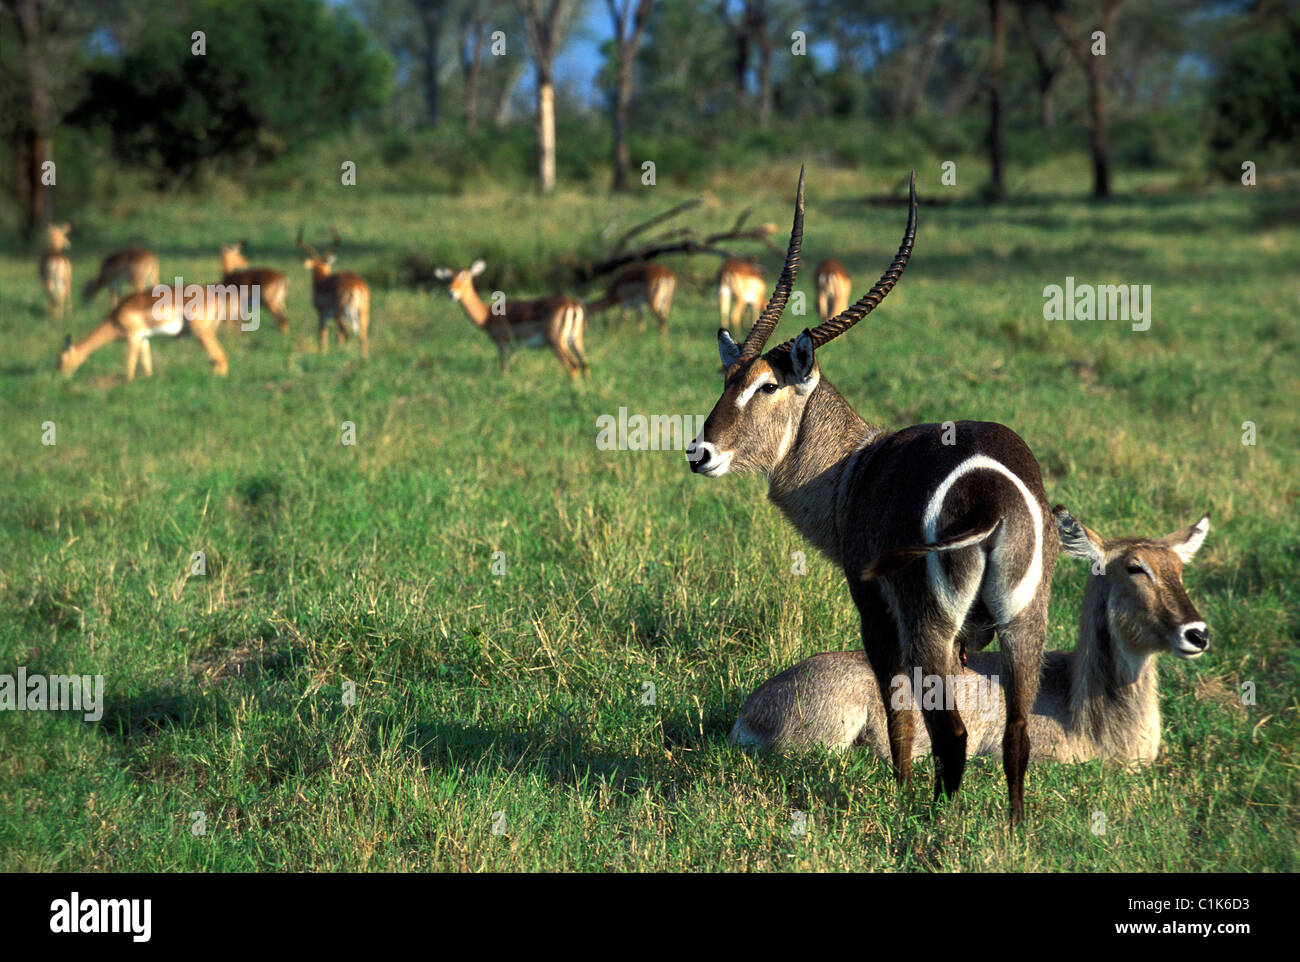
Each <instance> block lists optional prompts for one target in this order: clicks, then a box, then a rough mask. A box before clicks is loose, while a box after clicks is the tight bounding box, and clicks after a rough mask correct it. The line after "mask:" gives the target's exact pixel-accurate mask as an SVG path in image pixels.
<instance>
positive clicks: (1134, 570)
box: [1124, 561, 1147, 575]
mask: <svg viewBox="0 0 1300 962" xmlns="http://www.w3.org/2000/svg"><path fill="white" fill-rule="evenodd" d="M1124 570H1125V571H1127V572H1128V573H1129V574H1131V575H1144V574H1146V573H1147V569H1146V568H1143V567H1142V566H1141V565H1140V564H1138V563H1137V562H1136V561H1130V562H1129V563H1128V564H1126V565H1125V566H1124Z"/></svg>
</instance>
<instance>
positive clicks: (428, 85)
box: [411, 0, 449, 127]
mask: <svg viewBox="0 0 1300 962" xmlns="http://www.w3.org/2000/svg"><path fill="white" fill-rule="evenodd" d="M411 4H412V6H414V7H415V13H416V16H417V17H418V18H419V21H420V34H421V41H422V42H421V44H420V64H421V67H422V68H423V69H422V75H423V78H424V111H425V119H426V120H427V121H428V123H429V126H430V127H436V126H438V92H439V86H440V83H441V77H440V75H439V67H440V64H441V56H440V50H439V48H440V46H441V42H442V23H443V17H444V16H445V15H446V14H447V12H448V10H447V8H448V6H449V4H448V2H447V0H411Z"/></svg>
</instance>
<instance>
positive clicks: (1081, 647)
mask: <svg viewBox="0 0 1300 962" xmlns="http://www.w3.org/2000/svg"><path fill="white" fill-rule="evenodd" d="M1055 514H1056V523H1057V528H1058V531H1059V534H1060V538H1061V545H1062V547H1063V548H1064V549H1065V553H1066V554H1070V555H1076V556H1079V557H1082V558H1085V559H1087V560H1088V561H1090V562H1092V567H1091V571H1090V573H1089V575H1088V579H1087V587H1086V588H1085V589H1084V595H1083V611H1082V618H1081V620H1080V623H1079V637H1078V644H1077V645H1076V646H1075V649H1074V651H1049V652H1047V654H1046V657H1045V658H1044V661H1043V670H1042V674H1041V676H1040V679H1039V686H1038V697H1037V699H1036V700H1035V701H1034V708H1033V711H1032V713H1031V714H1030V716H1029V737H1030V739H1031V741H1032V743H1033V750H1032V752H1031V754H1030V758H1031V760H1043V759H1053V760H1055V761H1059V762H1079V761H1086V760H1088V759H1090V758H1105V759H1111V760H1115V761H1123V762H1137V763H1140V764H1144V765H1149V764H1150V763H1151V762H1153V761H1155V759H1156V756H1157V754H1158V753H1159V751H1160V697H1159V690H1158V678H1157V674H1156V657H1157V656H1158V655H1160V654H1161V653H1163V652H1166V651H1167V652H1171V653H1172V654H1174V655H1176V656H1177V657H1179V658H1182V659H1185V660H1191V659H1194V658H1199V657H1200V656H1201V655H1202V654H1203V653H1204V652H1205V650H1206V648H1208V647H1209V644H1210V634H1209V631H1208V630H1207V628H1206V626H1205V621H1204V620H1203V619H1202V618H1201V615H1200V613H1199V612H1197V610H1196V607H1195V605H1193V604H1192V602H1191V600H1190V599H1189V598H1188V597H1187V591H1186V589H1185V588H1184V587H1183V565H1184V564H1185V563H1186V562H1188V561H1190V560H1191V559H1192V556H1193V555H1195V554H1196V552H1197V551H1198V550H1199V549H1200V547H1201V545H1202V544H1203V543H1204V541H1205V536H1206V534H1207V533H1208V532H1209V530H1210V516H1209V515H1208V514H1207V515H1205V516H1203V517H1202V518H1201V519H1200V520H1199V521H1197V522H1196V523H1195V524H1193V525H1189V526H1188V527H1186V528H1183V529H1182V530H1181V531H1175V532H1174V533H1173V534H1169V535H1166V536H1165V537H1163V538H1119V539H1116V540H1105V539H1103V538H1101V537H1100V536H1099V535H1097V534H1096V533H1095V532H1093V531H1090V530H1088V529H1087V528H1085V527H1084V526H1083V525H1081V524H1079V523H1078V522H1077V521H1075V520H1074V518H1073V517H1071V515H1070V513H1069V512H1068V511H1066V510H1065V509H1064V508H1061V507H1058V508H1057V509H1056V512H1055ZM893 684H894V687H893V688H892V689H891V692H890V698H891V699H893V700H894V701H895V702H896V703H901V704H903V705H912V706H914V705H915V703H916V700H923V699H924V698H925V697H927V695H926V693H925V692H924V691H916V690H915V685H914V684H913V682H912V680H911V679H908V678H906V677H904V676H899V677H898V678H896V679H894V683H893ZM954 700H955V702H956V704H957V707H958V709H959V710H960V711H961V712H962V721H963V722H964V723H965V724H966V731H967V742H966V754H967V757H968V758H973V757H974V756H976V755H991V756H994V757H997V756H999V755H1000V754H1001V737H1000V736H1001V733H1002V730H1003V726H1004V724H1005V720H1006V701H1005V699H1004V698H1003V696H1002V686H1001V684H1000V683H999V681H998V657H997V656H996V655H993V654H990V653H987V652H986V653H982V654H973V655H971V656H970V658H969V662H968V664H967V665H966V667H964V668H963V670H962V672H961V675H960V676H959V680H958V682H957V684H956V686H955V691H954ZM911 710H914V708H913V709H911ZM731 740H732V741H733V742H736V743H738V744H741V745H753V746H757V747H759V748H763V749H777V750H783V749H793V748H802V747H807V746H811V745H823V746H825V747H827V748H832V749H846V748H851V747H855V746H859V745H862V746H866V747H867V748H869V749H870V750H871V751H873V752H874V753H875V754H877V755H880V756H882V757H884V758H889V754H890V753H889V734H888V732H887V731H886V729H885V708H884V703H882V702H881V700H880V689H879V687H878V686H877V684H876V676H875V673H874V672H873V671H872V670H871V665H870V664H869V663H868V661H867V658H866V655H865V654H864V653H863V652H861V651H835V652H826V653H823V654H820V655H813V656H812V657H811V658H806V659H804V660H803V661H801V662H799V664H797V665H795V666H794V667H793V668H788V669H786V670H785V671H783V672H781V673H780V674H779V675H776V676H775V677H773V678H770V679H768V681H766V682H764V683H763V685H761V686H760V687H759V688H758V690H756V691H755V692H754V693H753V694H752V695H750V696H749V698H748V699H746V701H745V704H744V705H743V706H742V707H741V709H740V716H739V717H738V718H737V719H736V724H735V726H734V727H733V728H732V729H731ZM929 751H930V744H929V739H928V738H927V737H926V734H925V731H924V730H922V731H919V732H917V733H916V739H915V740H914V741H913V743H912V758H913V759H916V758H920V757H922V756H923V755H926V754H928V753H929Z"/></svg>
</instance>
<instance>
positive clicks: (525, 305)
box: [434, 258, 591, 380]
mask: <svg viewBox="0 0 1300 962" xmlns="http://www.w3.org/2000/svg"><path fill="white" fill-rule="evenodd" d="M486 267H487V264H486V263H485V262H484V261H483V260H482V259H481V258H480V259H479V260H476V261H475V262H474V263H473V264H471V265H470V266H469V267H468V268H467V269H465V270H463V271H453V270H449V269H448V268H446V267H439V268H438V269H437V270H436V271H434V274H435V276H436V277H437V278H438V279H439V280H443V281H446V282H447V289H448V292H449V293H450V294H451V297H452V299H453V300H456V301H460V306H461V307H463V308H464V309H465V313H466V314H468V315H469V319H470V320H471V321H473V322H474V324H475V325H476V326H477V327H478V328H479V330H481V331H483V332H485V333H486V334H487V336H488V337H490V338H492V343H494V344H495V345H496V346H497V350H498V351H499V352H500V355H501V373H502V374H504V373H505V372H506V367H507V366H508V364H509V362H510V355H511V354H513V353H514V351H515V349H516V348H519V347H543V346H549V347H550V348H551V350H552V351H554V352H555V356H556V357H558V358H559V359H560V363H561V364H563V365H564V369H565V370H566V371H568V372H569V377H570V378H573V379H575V380H576V379H577V377H578V374H579V372H581V374H582V376H583V377H586V376H588V375H589V374H590V373H591V372H590V371H589V370H588V368H587V354H586V351H585V350H584V348H583V346H582V338H583V334H584V333H585V332H586V329H587V312H586V310H585V309H584V308H583V306H582V302H581V301H577V300H574V299H573V298H572V297H566V296H565V295H563V294H554V295H552V296H550V297H538V298H534V299H533V300H516V301H501V302H500V303H499V304H498V303H494V304H493V306H492V309H491V310H489V309H488V306H487V305H486V304H484V303H483V301H482V300H480V299H479V296H478V292H477V291H475V290H474V278H476V277H478V276H479V275H480V274H482V273H483V271H484V269H485V268H486Z"/></svg>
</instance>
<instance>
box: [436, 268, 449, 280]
mask: <svg viewBox="0 0 1300 962" xmlns="http://www.w3.org/2000/svg"><path fill="white" fill-rule="evenodd" d="M433 276H434V277H436V278H438V280H440V281H449V280H451V278H452V273H451V271H449V270H448V269H447V268H445V267H435V268H434V269H433Z"/></svg>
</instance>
